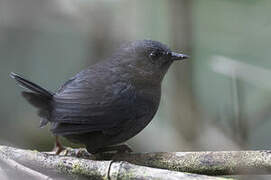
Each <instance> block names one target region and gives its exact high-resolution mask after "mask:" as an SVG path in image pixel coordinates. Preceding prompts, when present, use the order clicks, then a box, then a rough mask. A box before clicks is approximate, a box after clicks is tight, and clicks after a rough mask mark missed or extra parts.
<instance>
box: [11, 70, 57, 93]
mask: <svg viewBox="0 0 271 180" xmlns="http://www.w3.org/2000/svg"><path fill="white" fill-rule="evenodd" d="M10 77H11V78H13V79H15V80H16V81H17V82H18V84H19V85H20V86H22V87H24V88H26V89H29V90H31V91H33V92H35V93H38V94H43V95H46V96H48V97H51V96H52V95H53V94H52V93H51V92H49V91H48V90H46V89H44V88H42V87H40V86H39V85H37V84H34V83H33V82H30V81H28V80H26V79H24V78H23V77H21V76H19V75H18V74H15V73H14V72H11V73H10Z"/></svg>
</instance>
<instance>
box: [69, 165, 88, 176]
mask: <svg viewBox="0 0 271 180" xmlns="http://www.w3.org/2000/svg"><path fill="white" fill-rule="evenodd" d="M71 172H72V173H74V174H85V172H84V170H83V168H82V167H81V165H80V163H74V164H73V165H72V169H71Z"/></svg>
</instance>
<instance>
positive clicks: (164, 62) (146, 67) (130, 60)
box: [116, 40, 188, 78]
mask: <svg viewBox="0 0 271 180" xmlns="http://www.w3.org/2000/svg"><path fill="white" fill-rule="evenodd" d="M116 55H117V57H118V58H117V59H118V60H119V61H120V62H121V63H123V64H125V66H126V65H128V66H129V67H131V68H132V69H135V70H136V71H138V72H139V73H141V74H146V75H147V74H152V75H159V76H161V77H162V78H163V76H164V75H165V73H166V72H167V70H168V68H169V67H170V65H171V64H172V63H173V62H174V61H178V60H183V59H187V58H188V56H187V55H185V54H180V53H175V52H172V51H171V50H170V49H169V48H168V47H167V46H166V45H164V44H162V43H160V42H158V41H152V40H138V41H133V42H130V43H127V44H124V45H123V46H121V48H120V49H119V50H118V51H117V54H116Z"/></svg>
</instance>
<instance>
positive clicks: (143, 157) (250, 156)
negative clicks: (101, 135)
mask: <svg viewBox="0 0 271 180" xmlns="http://www.w3.org/2000/svg"><path fill="white" fill-rule="evenodd" d="M80 151H81V153H79V154H81V155H80V157H83V158H87V159H95V158H96V159H97V157H94V156H91V155H89V154H88V153H87V152H86V150H84V149H81V150H80ZM66 154H67V155H70V156H75V154H78V149H77V150H76V149H68V150H67V151H66ZM99 159H103V160H104V159H107V160H109V159H111V160H115V161H126V162H129V163H133V164H137V165H141V166H148V167H154V168H162V169H168V170H172V171H179V172H189V173H196V174H205V175H243V174H270V172H271V151H268V150H262V151H209V152H208V151H207V152H160V153H131V154H113V153H112V154H110V153H106V154H102V155H101V156H100V157H99Z"/></svg>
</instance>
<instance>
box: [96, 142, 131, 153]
mask: <svg viewBox="0 0 271 180" xmlns="http://www.w3.org/2000/svg"><path fill="white" fill-rule="evenodd" d="M109 151H116V152H117V153H130V152H133V150H132V148H131V147H130V146H129V145H127V144H121V145H117V146H107V147H102V148H99V149H98V151H97V153H104V152H109Z"/></svg>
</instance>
